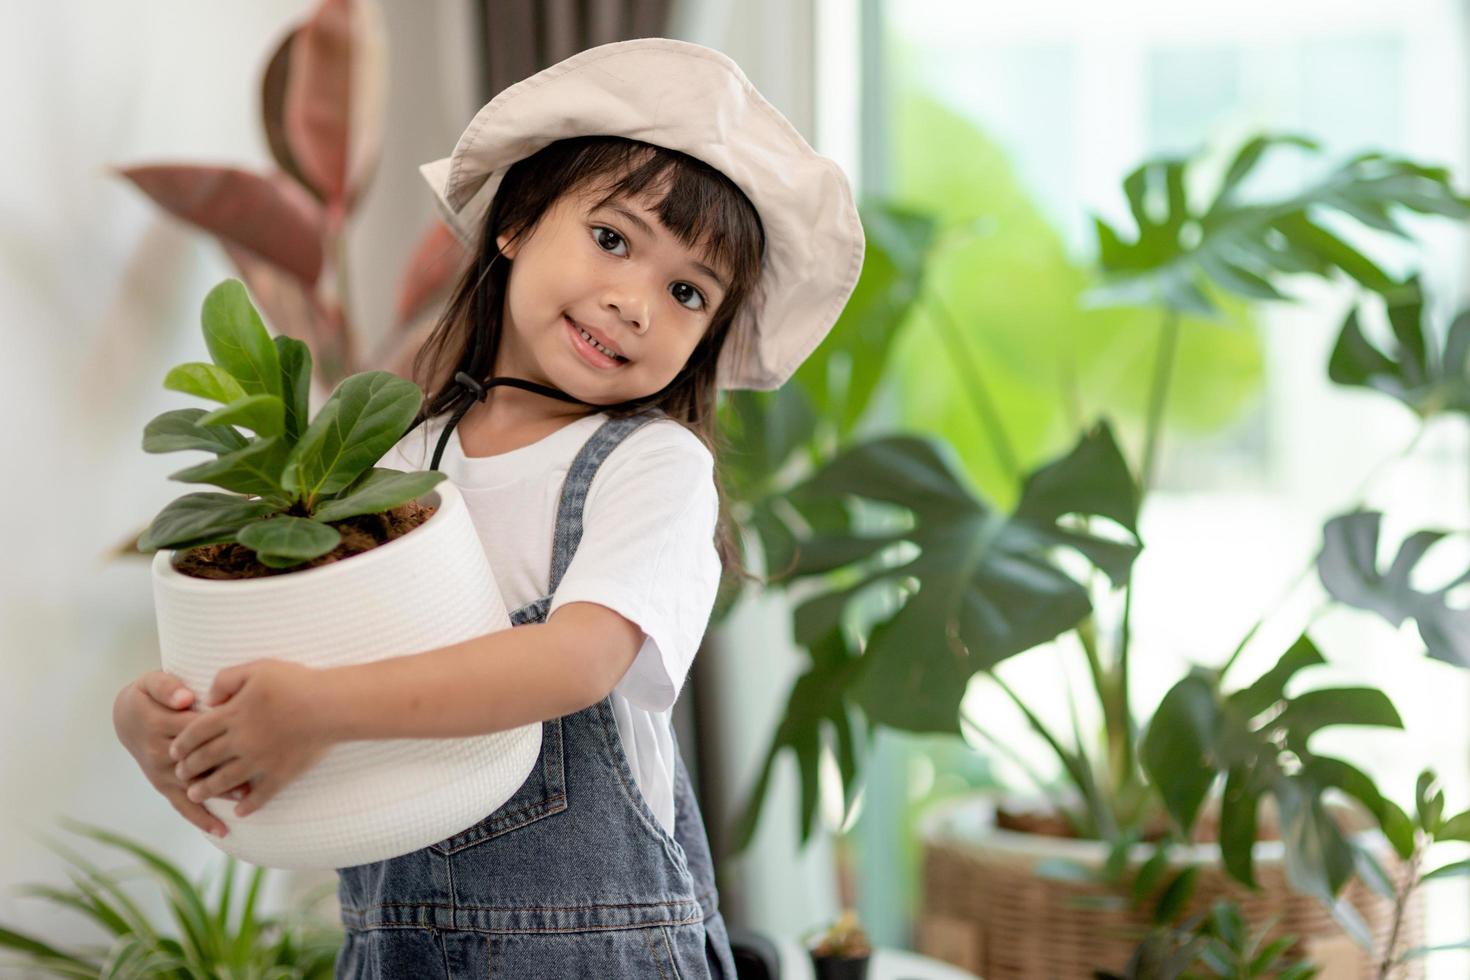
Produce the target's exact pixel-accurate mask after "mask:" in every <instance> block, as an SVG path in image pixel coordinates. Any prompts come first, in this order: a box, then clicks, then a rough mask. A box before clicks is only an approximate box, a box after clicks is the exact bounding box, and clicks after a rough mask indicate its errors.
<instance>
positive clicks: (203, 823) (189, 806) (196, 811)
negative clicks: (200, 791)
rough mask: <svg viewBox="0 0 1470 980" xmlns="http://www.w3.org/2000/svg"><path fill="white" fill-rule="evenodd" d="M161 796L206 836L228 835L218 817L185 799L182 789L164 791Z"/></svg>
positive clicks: (227, 829)
mask: <svg viewBox="0 0 1470 980" xmlns="http://www.w3.org/2000/svg"><path fill="white" fill-rule="evenodd" d="M163 796H164V799H166V800H168V802H169V805H170V806H172V807H173V808H174V809H175V810H177V811H178V813H179V816H181V817H183V818H184V819H185V820H187V821H189V822H190V823H191V824H193V825H194V826H196V827H198V828H199V829H200V830H202V831H204V832H205V833H206V834H213V835H214V836H216V837H223V836H225V834H227V833H229V828H228V827H226V826H225V825H224V823H223V822H222V821H220V819H219V818H218V817H216V816H215V815H214V814H212V813H210V812H209V810H208V809H206V808H205V807H204V805H203V804H202V803H195V802H193V801H191V800H190V799H189V798H188V797H186V796H185V795H184V790H183V788H182V787H179V788H177V789H168V790H165V791H164V794H163Z"/></svg>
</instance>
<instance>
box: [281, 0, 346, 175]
mask: <svg viewBox="0 0 1470 980" xmlns="http://www.w3.org/2000/svg"><path fill="white" fill-rule="evenodd" d="M352 20H353V17H352V3H351V0H323V2H322V3H321V4H320V5H318V6H317V8H316V11H315V12H314V13H313V14H312V16H311V18H310V19H309V20H307V21H306V23H304V24H302V25H301V27H300V28H298V29H297V31H296V37H295V40H293V41H292V42H291V52H290V55H289V57H290V66H289V68H288V69H287V78H286V104H285V125H286V141H287V143H288V144H289V145H290V148H291V155H292V157H293V159H295V161H296V163H297V165H298V166H300V168H301V172H302V173H303V174H304V175H305V176H306V179H307V180H308V181H309V182H310V183H311V185H312V186H313V187H315V188H316V190H317V192H318V193H319V194H320V196H321V197H322V199H323V200H324V201H327V202H329V203H330V202H341V201H343V200H344V199H345V197H346V192H347V146H348V130H349V122H350V119H351V114H352V104H351V103H352Z"/></svg>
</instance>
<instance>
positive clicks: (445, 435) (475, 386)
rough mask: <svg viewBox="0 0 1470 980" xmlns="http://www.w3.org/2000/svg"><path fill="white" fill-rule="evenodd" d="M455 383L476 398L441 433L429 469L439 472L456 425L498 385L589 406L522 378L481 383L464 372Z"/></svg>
mask: <svg viewBox="0 0 1470 980" xmlns="http://www.w3.org/2000/svg"><path fill="white" fill-rule="evenodd" d="M454 383H455V384H457V385H459V386H460V387H461V388H464V389H465V390H466V391H468V392H469V393H470V394H471V395H473V396H474V397H473V398H466V399H464V400H463V401H462V402H461V403H460V405H459V407H457V408H456V409H455V410H454V414H453V415H451V416H450V417H449V424H448V425H446V426H444V431H443V432H441V433H439V445H437V446H436V447H434V461H433V462H432V463H430V464H429V469H431V470H437V469H438V468H439V460H440V458H441V457H442V456H443V455H444V447H445V446H447V445H449V434H450V433H451V432H453V431H454V427H455V426H456V425H459V420H460V419H462V418H464V414H465V412H468V411H469V410H470V406H471V405H473V404H474V403H475V402H482V401H484V400H485V396H486V395H487V394H489V392H490V389H491V388H494V387H495V386H497V385H510V386H511V387H512V388H522V389H524V390H526V391H534V392H536V393H537V394H540V395H546V396H548V397H550V398H558V399H560V400H561V401H564V402H575V403H576V404H578V405H586V404H587V402H584V401H582V399H580V398H577V397H575V396H573V395H569V394H567V393H566V392H564V391H559V390H558V389H556V388H551V387H548V386H547V385H543V384H537V383H536V382H534V381H524V380H522V379H521V378H491V379H490V380H489V381H485V382H480V381H476V380H475V379H474V378H472V377H470V376H469V375H468V374H466V373H465V372H463V371H456V372H455V374H454Z"/></svg>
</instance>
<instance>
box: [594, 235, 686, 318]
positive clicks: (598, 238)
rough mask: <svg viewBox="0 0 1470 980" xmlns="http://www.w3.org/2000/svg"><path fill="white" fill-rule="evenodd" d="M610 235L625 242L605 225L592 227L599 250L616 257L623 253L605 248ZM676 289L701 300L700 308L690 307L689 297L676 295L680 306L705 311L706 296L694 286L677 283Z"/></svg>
mask: <svg viewBox="0 0 1470 980" xmlns="http://www.w3.org/2000/svg"><path fill="white" fill-rule="evenodd" d="M609 235H610V236H612V238H613V239H614V240H615V241H617V242H622V241H623V236H622V235H619V234H618V233H617V232H615V231H613V230H612V229H611V228H608V227H607V226H605V225H593V226H592V237H593V238H594V239H596V241H597V247H598V248H600V249H602V250H603V251H604V252H609V253H611V254H614V255H618V254H621V253H618V252H613V250H612V249H609V248H606V247H604V246H603V242H604V241H606V240H607V236H609ZM674 288H675V289H687V290H688V291H689V293H690V294H691V295H692V296H693V298H695V299H697V300H699V305H698V306H690V305H689V304H688V303H686V302H685V301H684V300H685V299H688V298H689V297H687V296H686V297H684V298H679V296H678V295H677V294H676V295H675V299H676V300H677V301H678V303H679V305H680V306H683V307H684V308H685V309H688V310H693V311H695V312H698V311H699V310H702V309H704V307H705V299H704V294H703V293H701V292H700V291H699V290H697V289H695V288H694V287H693V286H691V285H689V284H688V283H687V282H676V283H674Z"/></svg>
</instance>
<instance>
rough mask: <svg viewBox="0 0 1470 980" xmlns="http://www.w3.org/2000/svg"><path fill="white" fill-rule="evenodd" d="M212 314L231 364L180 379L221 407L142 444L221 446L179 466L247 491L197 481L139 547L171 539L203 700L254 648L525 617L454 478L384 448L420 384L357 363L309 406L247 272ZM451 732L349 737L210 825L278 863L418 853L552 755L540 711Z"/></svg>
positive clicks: (181, 664) (159, 430)
mask: <svg viewBox="0 0 1470 980" xmlns="http://www.w3.org/2000/svg"><path fill="white" fill-rule="evenodd" d="M203 326H204V339H205V343H206V345H207V346H208V349H209V353H210V356H211V358H212V359H213V363H191V364H182V365H179V366H177V367H175V368H173V369H172V370H171V371H169V373H168V375H167V377H166V378H165V379H164V386H165V387H167V388H170V389H173V390H176V391H182V392H185V393H188V394H193V395H197V396H199V397H202V398H206V399H209V400H211V401H215V402H220V403H222V405H221V407H219V408H216V409H214V410H213V411H209V412H206V411H204V410H202V409H198V408H186V409H176V410H173V411H169V412H165V413H163V414H162V415H160V416H158V417H157V418H155V419H154V420H153V421H151V422H149V423H148V426H147V428H146V429H145V430H144V434H143V448H144V450H145V451H148V452H173V451H177V450H201V449H202V450H204V451H206V452H209V453H212V454H213V455H214V457H215V458H214V459H212V460H209V461H206V462H204V463H200V464H198V465H195V466H190V467H188V468H186V469H183V470H180V471H178V472H176V473H174V474H172V475H171V479H175V480H181V481H185V482H191V483H207V484H210V485H213V486H216V487H219V488H221V489H223V490H226V491H229V492H228V493H215V492H202V493H190V494H185V495H184V496H182V497H180V498H179V499H177V500H175V501H174V502H173V503H171V504H169V505H168V506H166V507H165V508H164V509H163V510H162V511H161V512H160V513H159V514H158V516H157V517H155V518H154V520H153V522H152V524H150V525H149V527H148V529H147V530H146V531H145V532H144V533H143V535H142V536H141V537H140V538H139V540H138V548H139V550H141V551H145V552H155V551H156V552H157V554H156V555H155V557H154V559H153V565H152V577H153V595H154V603H155V608H156V612H157V617H158V636H159V645H160V648H161V651H162V660H163V669H164V670H165V671H168V672H169V673H171V674H174V675H176V676H177V677H179V678H180V680H182V681H183V683H184V684H185V685H187V686H188V687H189V688H190V689H191V690H193V692H194V695H195V704H196V705H202V704H203V703H204V699H205V696H206V695H207V694H208V692H209V689H210V687H211V685H212V683H213V680H214V676H215V674H217V673H218V672H219V671H220V670H223V669H225V668H227V667H231V666H234V665H236V664H241V663H246V662H249V661H252V660H258V659H265V658H276V659H281V660H287V661H291V662H295V663H301V664H305V665H307V666H312V667H319V668H326V667H334V666H339V665H343V664H350V663H365V662H369V661H373V660H380V659H385V658H389V657H395V656H402V655H405V654H411V653H417V652H421V651H425V650H430V649H436V648H439V647H443V646H449V645H452V644H454V643H458V642H461V641H463V640H467V639H469V638H471V637H474V636H479V635H483V634H485V633H489V632H493V631H495V630H499V629H504V628H507V627H508V626H509V625H510V622H509V617H508V616H507V614H506V610H505V605H504V602H503V601H502V599H501V597H500V593H499V590H498V589H497V588H496V585H495V580H494V577H493V575H492V573H491V570H490V565H489V562H488V560H487V559H486V557H485V553H484V550H483V546H482V545H481V543H480V540H479V537H478V536H477V535H476V533H475V530H474V526H473V524H472V523H471V521H470V517H469V513H468V511H467V510H466V508H465V506H464V503H463V501H462V499H461V497H460V495H459V492H458V490H457V489H456V488H455V486H454V484H453V483H452V482H450V481H447V480H445V479H444V476H443V474H442V473H437V472H432V471H430V472H404V471H402V470H398V469H393V468H388V467H378V466H376V465H375V464H376V463H378V462H379V461H380V460H381V459H382V458H383V457H384V455H385V454H387V453H389V452H390V451H392V450H394V449H395V447H396V446H397V444H398V442H399V440H400V439H402V438H403V436H404V434H405V432H406V431H407V430H408V429H409V428H410V427H411V426H412V423H413V420H414V418H415V416H416V415H417V414H418V411H419V408H420V405H421V404H422V400H423V394H422V392H421V391H420V390H419V388H418V386H417V385H415V384H413V383H412V382H410V381H407V380H405V379H403V378H400V377H397V376H396V375H393V374H391V373H389V372H387V371H367V372H363V373H360V374H354V375H352V376H350V377H348V378H345V379H344V380H343V381H342V382H341V383H340V384H339V385H338V386H337V388H336V389H335V390H334V391H333V392H332V394H331V396H330V397H329V398H328V399H327V401H326V403H325V404H324V405H323V406H322V408H321V411H319V412H318V413H317V415H316V417H315V418H314V419H308V414H309V410H308V398H307V389H308V384H309V379H310V378H311V355H310V352H309V350H308V348H307V347H306V345H305V344H304V343H302V342H301V341H299V340H295V339H292V338H288V337H275V338H272V337H270V335H269V334H267V333H266V330H265V326H264V324H263V323H262V322H261V320H260V316H259V314H258V313H257V312H256V310H255V308H254V307H253V306H252V305H251V303H250V300H249V298H248V296H247V295H246V292H245V287H244V285H243V284H242V283H240V282H239V281H237V280H234V279H227V280H225V281H224V282H222V283H220V284H219V285H218V286H216V287H215V288H214V289H212V290H211V291H210V293H209V295H208V296H207V297H206V298H205V300H204V309H203ZM241 430H246V431H245V432H242V431H241ZM247 433H248V434H247ZM444 741H445V740H414V739H399V740H371V741H369V740H363V741H352V742H343V743H339V744H337V745H334V746H333V747H332V748H331V749H329V750H328V752H327V753H326V754H325V755H324V756H323V757H322V759H321V760H319V761H318V763H317V764H316V765H315V766H313V767H312V768H311V769H309V770H307V771H306V772H305V773H304V774H303V775H302V776H301V777H300V778H298V779H297V780H296V781H295V782H293V783H291V784H290V785H288V786H286V787H284V788H283V789H282V790H281V792H280V793H279V794H278V795H277V796H275V797H274V798H272V800H271V801H270V803H269V804H268V805H267V806H265V807H263V808H262V809H261V810H259V811H257V812H255V813H252V814H250V815H249V816H247V817H245V818H239V817H236V816H235V815H234V812H233V809H232V807H231V806H230V804H229V801H228V800H208V801H205V805H206V807H207V808H208V809H209V810H210V811H211V812H212V813H213V814H214V815H215V816H217V817H218V818H219V819H220V820H221V821H223V822H224V823H225V825H226V826H227V827H228V828H229V833H228V834H226V835H225V837H223V838H221V839H216V838H214V837H210V838H209V840H210V841H211V843H214V844H215V845H216V846H217V847H220V848H221V849H222V850H224V851H226V852H227V853H229V854H232V855H234V856H235V857H238V858H241V859H242V860H246V861H249V862H251V863H253V864H260V865H267V866H271V867H279V868H323V869H324V868H341V867H350V866H352V865H355V864H362V863H366V862H368V861H375V860H382V859H384V858H387V857H392V856H395V855H397V854H403V853H408V852H410V851H414V850H417V849H419V848H421V847H425V846H427V845H429V844H433V843H436V842H438V841H440V840H443V839H445V838H446V837H449V836H451V835H453V834H454V833H457V832H459V831H461V830H463V829H464V828H465V827H468V826H470V825H472V824H473V823H474V822H475V821H476V820H479V819H480V818H482V817H483V816H484V815H485V814H486V813H488V812H490V811H492V810H493V809H494V808H495V807H497V806H499V804H500V803H501V802H503V799H497V798H496V797H497V795H498V794H504V793H505V791H504V790H503V788H502V787H504V786H505V785H510V786H511V787H512V788H514V787H515V786H517V785H519V784H520V782H521V781H522V780H524V778H525V776H526V774H527V773H529V771H530V769H531V767H532V766H533V765H534V763H535V760H536V758H537V757H538V755H539V752H540V748H541V725H540V724H532V725H525V726H522V727H520V728H516V729H512V730H509V731H504V732H496V733H494V734H490V735H482V736H474V737H471V738H464V739H451V740H448V741H449V742H452V743H454V744H452V745H446V744H444ZM517 774H518V777H519V778H513V777H515V776H516V775H517ZM506 795H508V794H506Z"/></svg>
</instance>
